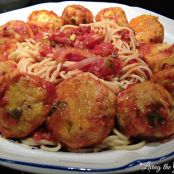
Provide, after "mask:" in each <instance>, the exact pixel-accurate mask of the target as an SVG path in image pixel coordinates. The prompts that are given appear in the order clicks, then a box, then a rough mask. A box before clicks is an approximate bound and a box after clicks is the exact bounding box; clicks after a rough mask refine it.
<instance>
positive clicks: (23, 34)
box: [0, 20, 34, 42]
mask: <svg viewBox="0 0 174 174" xmlns="http://www.w3.org/2000/svg"><path fill="white" fill-rule="evenodd" d="M0 36H1V37H4V38H9V39H15V40H16V41H18V42H23V41H24V40H25V39H29V38H33V37H34V33H33V31H32V29H31V28H30V26H29V25H28V24H27V23H25V22H24V21H20V20H13V21H9V22H7V23H6V24H5V25H3V26H1V29H0Z"/></svg>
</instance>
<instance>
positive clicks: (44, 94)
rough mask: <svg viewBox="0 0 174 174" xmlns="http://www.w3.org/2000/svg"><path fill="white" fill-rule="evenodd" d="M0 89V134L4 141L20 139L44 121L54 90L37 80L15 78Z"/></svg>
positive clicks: (26, 77)
mask: <svg viewBox="0 0 174 174" xmlns="http://www.w3.org/2000/svg"><path fill="white" fill-rule="evenodd" d="M4 83H5V84H6V87H5V88H2V85H0V89H1V88H2V89H1V91H0V132H1V133H2V135H3V136H4V137H6V138H23V137H26V136H27V135H29V134H30V133H32V132H33V131H34V130H35V129H36V128H37V127H38V126H40V125H41V124H42V123H43V122H44V121H45V120H46V116H47V114H48V113H49V111H50V108H51V104H52V100H53V99H54V96H55V95H54V94H55V87H54V85H52V84H51V83H49V82H45V81H44V80H42V79H40V78H39V77H36V76H32V75H25V74H18V75H17V76H15V77H14V78H12V79H11V80H8V82H7V80H6V81H5V82H4Z"/></svg>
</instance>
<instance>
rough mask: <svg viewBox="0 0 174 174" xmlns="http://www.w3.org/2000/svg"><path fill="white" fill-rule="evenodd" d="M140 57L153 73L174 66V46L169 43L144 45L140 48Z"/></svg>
mask: <svg viewBox="0 0 174 174" xmlns="http://www.w3.org/2000/svg"><path fill="white" fill-rule="evenodd" d="M139 52H140V57H141V58H142V59H143V60H144V61H145V62H146V63H147V64H148V65H149V66H150V68H151V69H152V71H153V72H158V71H160V70H162V69H164V68H167V67H169V66H172V65H174V45H173V44H168V43H156V44H154V43H153V44H152V43H149V44H142V45H141V46H140V47H139Z"/></svg>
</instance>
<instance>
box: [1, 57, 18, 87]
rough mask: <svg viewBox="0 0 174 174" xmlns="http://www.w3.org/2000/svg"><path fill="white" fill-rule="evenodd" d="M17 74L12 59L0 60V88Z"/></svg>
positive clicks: (15, 65)
mask: <svg viewBox="0 0 174 174" xmlns="http://www.w3.org/2000/svg"><path fill="white" fill-rule="evenodd" d="M18 74H19V70H18V69H17V64H16V63H15V62H14V61H12V60H6V61H0V86H1V87H0V88H2V86H6V85H7V84H9V83H8V82H9V81H10V80H11V79H12V78H14V77H15V76H16V75H18Z"/></svg>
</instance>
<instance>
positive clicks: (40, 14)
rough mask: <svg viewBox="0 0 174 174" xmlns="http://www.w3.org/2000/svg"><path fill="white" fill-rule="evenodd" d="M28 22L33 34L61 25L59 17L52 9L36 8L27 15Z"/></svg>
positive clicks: (55, 28) (51, 29)
mask: <svg viewBox="0 0 174 174" xmlns="http://www.w3.org/2000/svg"><path fill="white" fill-rule="evenodd" d="M28 24H29V25H30V27H31V28H32V30H33V32H34V33H35V34H37V33H40V32H49V31H55V30H57V29H59V28H60V27H61V26H62V20H61V18H60V17H59V16H58V15H57V14H56V13H54V12H53V11H47V10H36V11H33V12H32V13H31V14H30V15H29V16H28Z"/></svg>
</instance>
